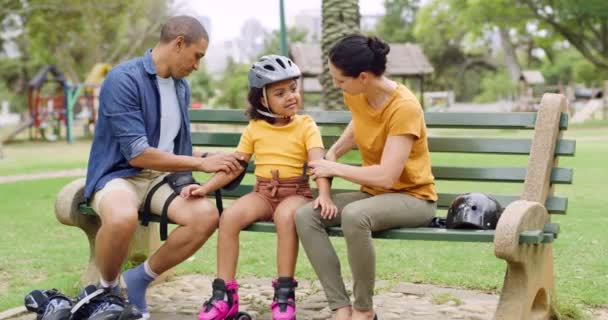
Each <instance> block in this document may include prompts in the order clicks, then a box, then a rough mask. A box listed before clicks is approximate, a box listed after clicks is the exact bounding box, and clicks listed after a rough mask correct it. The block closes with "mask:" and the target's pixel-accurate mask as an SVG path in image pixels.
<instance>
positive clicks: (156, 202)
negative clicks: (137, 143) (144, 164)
mask: <svg viewBox="0 0 608 320" xmlns="http://www.w3.org/2000/svg"><path fill="white" fill-rule="evenodd" d="M168 174H169V173H167V172H159V171H154V170H148V169H144V170H142V171H141V172H140V173H138V174H137V175H135V176H132V177H126V178H116V179H112V180H110V181H109V182H108V183H106V185H105V186H104V187H103V188H102V189H100V190H98V191H97V192H95V194H94V195H93V199H92V201H91V207H92V208H93V210H95V212H100V211H99V208H100V204H101V203H102V202H103V201H104V198H105V196H106V195H107V194H108V192H110V191H115V190H119V191H122V192H124V193H125V194H128V195H129V196H130V197H131V199H132V200H133V202H134V203H136V204H137V207H138V208H139V210H140V211H141V210H142V209H143V207H144V202H145V200H146V197H147V195H148V192H150V189H152V187H154V186H155V185H157V184H158V183H160V182H162V181H163V179H164V178H165V176H167V175H168ZM171 194H173V189H171V187H170V186H169V185H168V184H166V183H165V184H163V185H162V186H161V187H160V188H158V189H157V190H156V192H154V195H153V196H152V200H151V202H150V211H151V213H153V214H156V215H160V214H161V212H162V209H163V205H164V204H165V201H167V199H168V198H169V197H170V196H171Z"/></svg>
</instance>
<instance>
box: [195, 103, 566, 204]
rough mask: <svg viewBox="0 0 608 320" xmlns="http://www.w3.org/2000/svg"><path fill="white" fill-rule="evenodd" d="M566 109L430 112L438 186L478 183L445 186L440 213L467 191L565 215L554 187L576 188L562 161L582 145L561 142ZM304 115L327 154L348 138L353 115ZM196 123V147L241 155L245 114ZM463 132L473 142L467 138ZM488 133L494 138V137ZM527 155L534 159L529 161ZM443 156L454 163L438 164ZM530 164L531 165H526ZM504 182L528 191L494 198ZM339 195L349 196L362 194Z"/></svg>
mask: <svg viewBox="0 0 608 320" xmlns="http://www.w3.org/2000/svg"><path fill="white" fill-rule="evenodd" d="M565 111H566V102H565V98H564V97H563V96H562V95H556V94H546V95H545V96H544V97H543V101H542V103H541V107H540V109H539V112H509V113H457V112H454V113H450V112H426V113H425V121H426V125H427V128H428V129H429V148H430V150H431V154H432V159H433V160H432V161H433V167H432V170H433V175H434V176H435V178H436V180H437V182H438V183H439V184H441V183H442V182H443V181H446V182H449V181H459V182H471V183H469V184H456V185H447V186H446V188H445V189H446V190H443V185H442V186H440V187H438V188H437V189H438V190H437V191H438V193H439V201H438V207H439V208H443V209H445V208H447V207H448V206H449V205H450V203H451V202H452V201H453V199H454V198H455V197H457V196H458V195H459V194H462V193H465V192H487V193H490V194H492V195H493V196H494V197H495V198H496V199H497V200H498V201H499V202H500V203H501V204H502V205H503V206H506V205H508V204H509V203H511V202H513V201H515V200H518V199H525V200H533V201H538V202H541V203H543V202H544V203H545V206H546V207H547V210H548V211H549V213H554V214H555V213H557V214H565V213H566V209H567V206H568V199H567V198H566V197H559V196H554V195H553V194H552V193H553V190H552V186H553V185H554V184H570V183H572V175H573V172H572V169H571V168H562V167H558V166H557V157H558V156H573V155H574V153H575V141H573V140H566V139H562V137H561V132H562V131H563V130H566V129H567V127H568V116H567V114H566V113H565ZM305 113H306V114H309V115H311V116H312V117H313V118H314V119H315V121H316V122H317V124H318V125H319V127H321V130H322V134H323V142H324V144H325V147H326V148H329V147H330V146H331V145H332V144H333V143H334V141H336V139H337V138H338V137H339V134H340V133H341V130H339V129H336V128H335V127H336V126H339V127H341V128H343V127H344V126H346V125H347V124H348V123H349V122H350V120H351V117H350V113H349V112H346V111H314V112H305ZM190 121H191V123H192V143H193V145H194V146H195V147H204V149H205V150H208V147H223V148H228V150H234V149H235V147H236V145H237V144H238V142H239V138H240V134H241V132H242V129H243V128H244V126H245V125H246V124H247V122H248V120H247V118H246V117H245V115H244V112H243V110H218V109H214V110H200V109H192V110H190ZM505 131H507V132H505ZM510 131H512V132H510ZM524 131H527V132H528V134H530V133H532V134H531V135H532V137H525V136H524V135H525V132H524ZM327 132H330V133H327ZM463 133H465V134H467V136H462V134H463ZM489 134H494V135H495V136H488V135H489ZM439 154H442V155H439ZM457 154H471V155H472V157H474V158H473V159H472V160H471V159H469V160H468V161H466V160H465V163H467V165H466V166H463V165H455V164H453V163H454V162H456V163H457V162H458V161H451V159H456V158H458V155H457ZM436 155H437V156H436ZM488 155H499V157H500V158H504V156H514V157H516V158H518V157H519V159H516V160H515V161H514V162H515V163H519V166H513V165H511V164H510V162H508V161H507V162H508V163H509V165H493V162H495V161H496V159H497V157H496V156H494V157H492V156H490V157H488ZM522 156H525V157H527V158H528V159H523V160H522V159H521V157H522ZM436 157H438V158H441V159H443V160H444V162H447V164H437V163H435V162H436V161H435V158H436ZM525 160H527V163H528V164H527V165H525V164H523V163H525V162H524V161H525ZM437 162H441V161H437ZM500 162H501V163H502V162H504V161H500ZM349 163H352V162H349ZM471 163H474V164H473V165H471ZM353 164H357V163H353ZM253 168H254V165H250V166H249V169H248V172H249V173H250V174H251V173H252V172H253ZM250 181H251V180H250ZM497 183H501V184H517V183H519V184H520V185H519V186H520V187H521V184H523V188H519V187H518V188H516V189H515V190H514V188H513V187H507V188H506V190H511V194H502V193H501V194H495V193H492V186H494V185H495V184H497ZM448 184H449V183H448ZM335 185H336V183H334V186H335ZM251 188H252V186H251V183H249V184H248V183H244V184H242V185H241V186H240V187H239V188H237V189H235V190H233V191H229V192H224V195H226V196H228V197H239V196H242V195H244V194H246V193H248V192H250V191H251ZM334 189H335V190H336V191H337V192H342V191H351V190H353V189H356V188H355V187H348V188H334ZM494 189H496V188H494ZM498 189H499V190H503V189H500V188H498ZM487 190H489V191H487ZM446 191H452V192H446Z"/></svg>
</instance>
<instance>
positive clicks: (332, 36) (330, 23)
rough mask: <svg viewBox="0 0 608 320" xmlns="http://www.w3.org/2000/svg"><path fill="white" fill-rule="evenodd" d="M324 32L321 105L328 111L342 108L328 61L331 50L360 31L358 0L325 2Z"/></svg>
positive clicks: (340, 97) (322, 36)
mask: <svg viewBox="0 0 608 320" xmlns="http://www.w3.org/2000/svg"><path fill="white" fill-rule="evenodd" d="M321 10H322V19H323V31H322V35H321V51H322V55H321V61H322V64H323V73H322V74H321V86H322V87H323V93H322V96H321V104H322V106H323V107H325V108H327V109H338V108H340V107H341V106H342V92H341V91H340V90H339V89H337V88H334V85H333V82H332V80H331V76H330V74H329V68H328V66H327V59H328V57H329V50H330V49H331V47H332V46H333V45H334V44H335V43H336V42H337V41H338V40H340V39H342V38H343V37H345V36H346V35H349V34H351V33H354V32H358V31H359V1H358V0H323V4H322V9H321Z"/></svg>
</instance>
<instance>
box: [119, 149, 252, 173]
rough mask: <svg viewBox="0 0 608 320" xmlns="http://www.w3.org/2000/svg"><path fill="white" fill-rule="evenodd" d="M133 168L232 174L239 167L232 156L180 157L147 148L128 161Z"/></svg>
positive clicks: (235, 157) (234, 156) (235, 158)
mask: <svg viewBox="0 0 608 320" xmlns="http://www.w3.org/2000/svg"><path fill="white" fill-rule="evenodd" d="M129 164H130V165H131V166H133V167H137V168H144V169H152V170H157V171H163V172H174V171H202V172H218V171H223V172H226V173H234V172H236V171H238V170H239V168H240V167H241V165H240V164H239V162H238V159H237V156H236V155H234V154H214V155H212V156H209V157H206V158H200V157H191V156H180V155H174V154H172V153H168V152H164V151H161V150H158V149H156V148H152V147H148V148H146V149H145V150H144V151H143V152H142V153H140V154H139V155H137V156H135V157H134V158H132V159H130V160H129Z"/></svg>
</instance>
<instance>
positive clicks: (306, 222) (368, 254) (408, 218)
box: [296, 192, 437, 310]
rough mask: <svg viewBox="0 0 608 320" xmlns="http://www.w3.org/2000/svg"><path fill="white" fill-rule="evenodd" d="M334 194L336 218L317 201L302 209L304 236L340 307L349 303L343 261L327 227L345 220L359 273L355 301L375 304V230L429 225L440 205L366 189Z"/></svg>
mask: <svg viewBox="0 0 608 320" xmlns="http://www.w3.org/2000/svg"><path fill="white" fill-rule="evenodd" d="M333 200H334V203H335V204H336V206H337V207H338V215H337V216H336V217H335V218H333V219H331V220H327V219H322V218H321V216H320V211H319V210H314V209H313V208H312V203H309V204H306V205H304V206H303V207H301V208H299V209H298V210H297V212H296V228H297V230H298V235H299V237H300V241H301V242H302V246H303V247H304V250H305V251H306V255H307V256H308V259H309V260H310V263H311V264H312V266H313V268H314V270H315V272H316V273H317V277H319V280H320V281H321V285H322V286H323V289H324V290H325V295H326V296H327V301H328V303H329V307H330V308H331V309H332V310H336V309H338V308H341V307H344V306H349V305H350V298H349V296H348V294H347V292H346V288H345V286H344V280H343V279H342V274H341V271H340V261H339V259H338V256H337V255H336V251H335V250H334V248H333V246H332V244H331V242H330V241H329V236H328V235H327V232H326V230H325V228H326V227H330V226H337V225H340V224H341V225H342V231H343V233H344V238H345V239H346V247H347V249H348V262H349V264H350V267H351V271H352V276H353V295H354V298H355V302H354V305H353V306H354V308H355V309H357V310H370V309H372V308H373V300H372V297H373V294H374V284H375V277H376V254H375V251H374V245H373V243H372V237H371V233H372V231H379V230H384V229H390V228H397V227H421V226H426V225H428V223H429V222H430V221H431V219H432V218H433V217H434V216H435V210H436V208H437V205H436V204H435V203H434V202H429V201H425V200H421V199H418V198H416V197H413V196H410V195H406V194H401V193H385V194H381V195H377V196H372V195H371V194H368V193H364V192H351V193H340V194H335V195H333Z"/></svg>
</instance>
